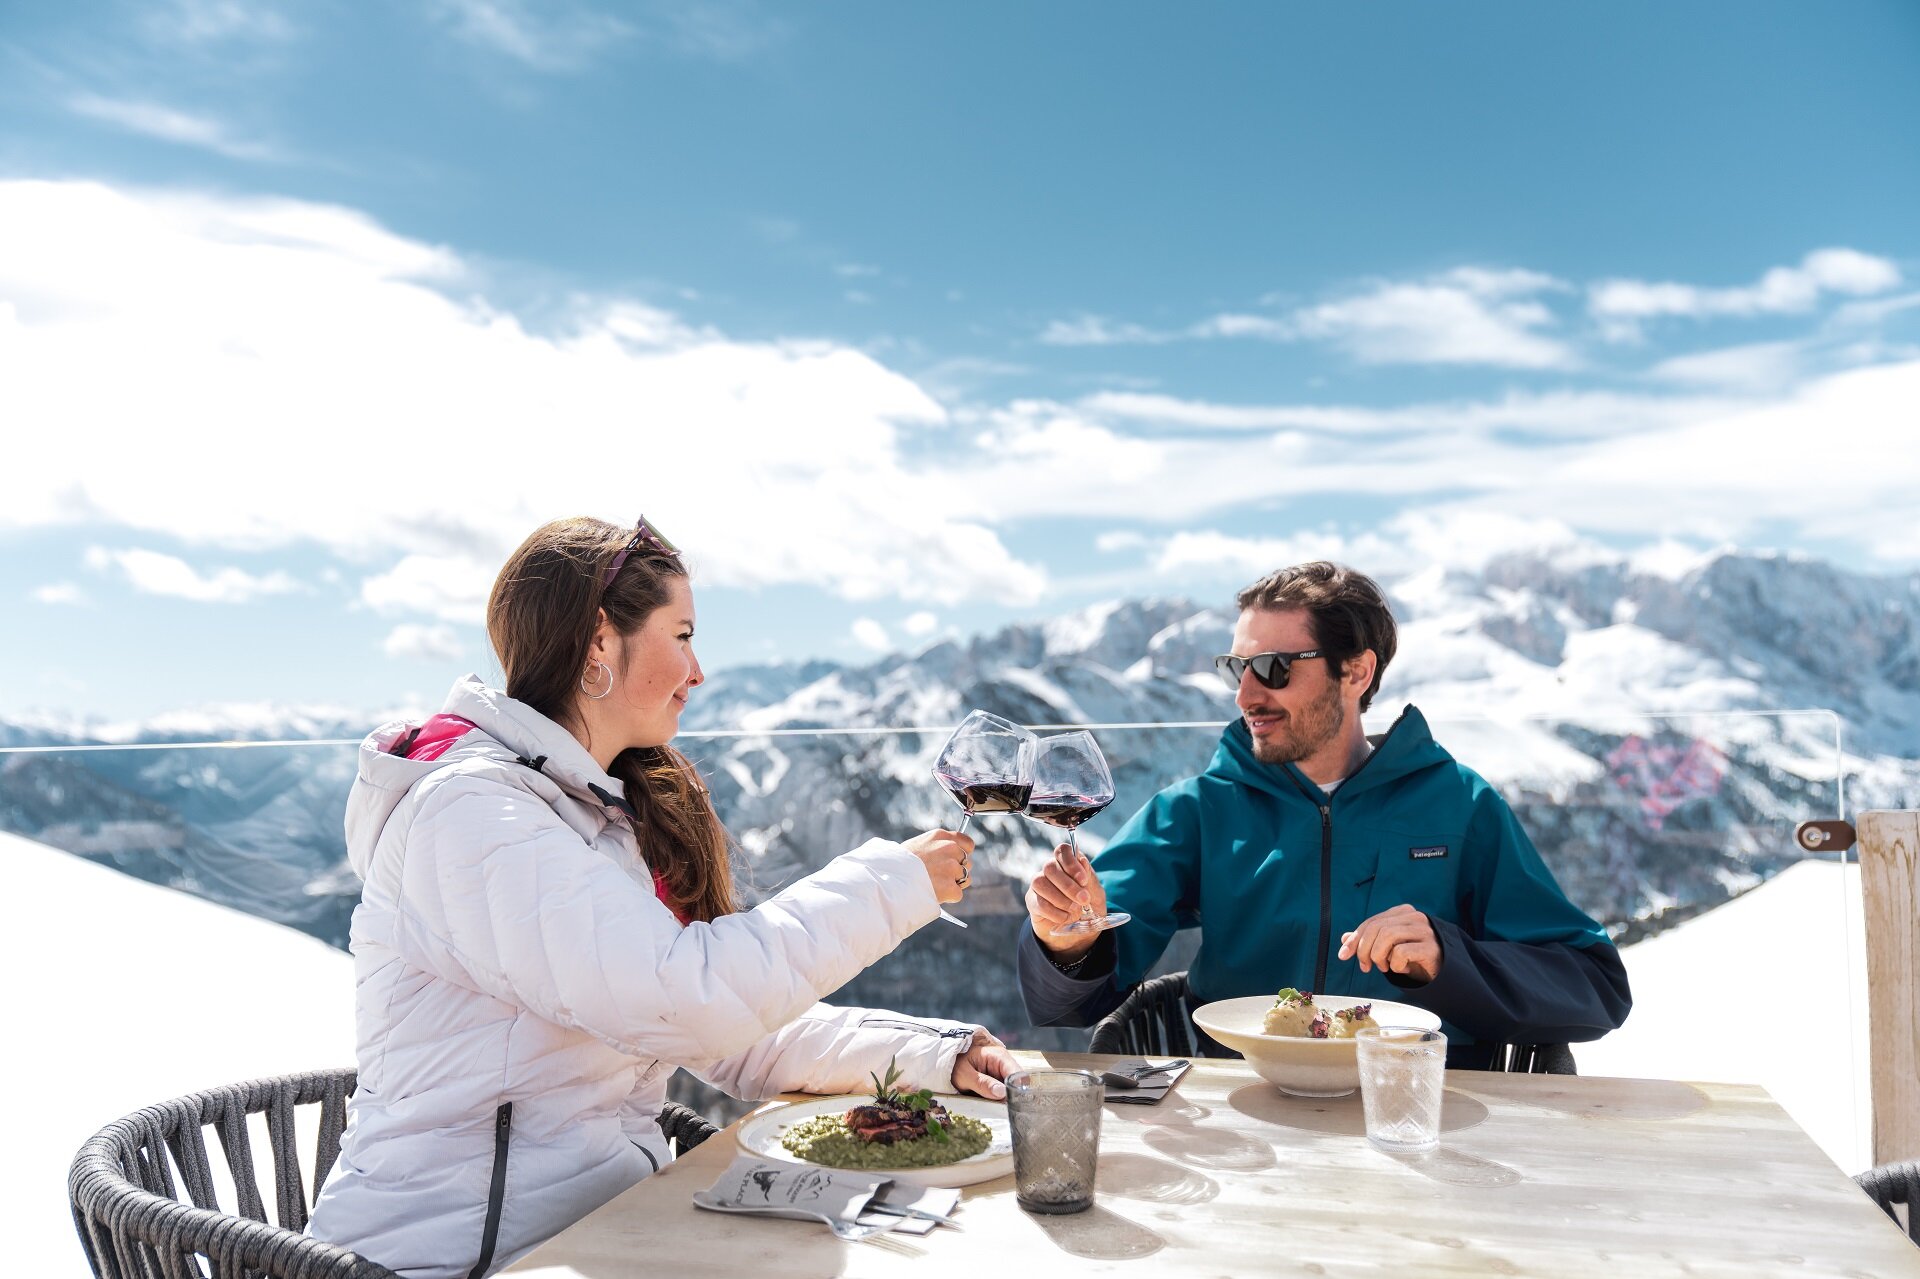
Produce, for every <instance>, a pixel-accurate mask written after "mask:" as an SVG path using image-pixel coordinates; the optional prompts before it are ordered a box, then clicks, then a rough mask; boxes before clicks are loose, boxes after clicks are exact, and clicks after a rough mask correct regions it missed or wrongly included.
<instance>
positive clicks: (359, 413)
mask: <svg viewBox="0 0 1920 1279" xmlns="http://www.w3.org/2000/svg"><path fill="white" fill-rule="evenodd" d="M1917 58H1920V9H1917V8H1915V7H1914V6H1912V5H1910V4H1905V3H1879V4H1875V3H1848V4H1837V5H1827V6H1819V7H1815V6H1809V5H1804V4H1787V3H1781V4H1766V3H1760V4H1755V3H1740V4H1711V3H1693V4H1687V5H1679V6H1675V5H1665V4H1620V3H1607V4H1570V5H1556V6H1539V5H1519V4H1515V5H1498V4H1475V5H1467V6H1438V5H1429V4H1380V5H1373V6H1364V7H1363V6H1319V7H1309V6H1281V5H1252V4H1245V5H1220V6H1210V7H1203V8H1193V7H1185V6H1182V7H1173V6H1148V5H1141V4H1122V5H1111V4H1102V5H1093V4H1056V5H1037V6H1030V5H992V4H985V5H970V6H948V7H944V8H935V7H933V6H903V5H891V4H835V5H831V6H815V7H800V6H791V5H780V6H774V5H754V4H747V3H690V4H679V5H665V4H661V5H641V4H630V5H612V4H605V5H599V6H594V5H588V4H584V3H571V2H560V3H550V4H541V5H535V4H531V3H515V2H512V0H399V2H397V3H394V4H388V5H348V4H343V3H306V4H299V5H292V4H288V5H276V4H270V3H266V2H265V0H172V2H171V3H151V2H150V3H144V4H130V3H129V4H105V3H102V4H84V3H81V4H52V3H38V4H35V3H28V4H24V5H12V6H8V7H7V9H6V10H5V11H4V12H0V439H3V440H4V444H3V448H4V455H5V457H6V459H7V462H6V465H5V467H4V469H0V600H4V601H6V603H5V606H4V612H5V615H6V616H8V618H9V619H10V624H9V625H7V626H6V627H4V628H0V673H4V676H3V678H0V715H7V714H17V713H20V712H23V711H25V710H27V709H29V708H41V709H47V710H64V711H80V712H85V713H89V714H97V715H105V716H131V715H144V714H149V713H152V712H155V711H158V710H162V709H167V708H174V707H183V706H195V705H201V704H205V703H209V702H221V701H276V702H330V703H337V704H343V705H348V706H357V707H371V706H386V705H392V704H395V703H398V702H402V701H407V700H418V699H426V700H433V699H434V698H436V697H437V696H438V692H439V690H440V689H441V688H443V687H444V685H445V683H446V681H447V680H448V679H449V678H450V677H451V676H452V675H453V674H456V673H458V672H460V671H463V670H466V669H485V668H486V667H487V666H488V659H487V656H486V652H485V646H484V639H483V637H482V635H481V633H480V630H479V628H478V626H477V625H475V618H476V617H477V613H478V608H479V604H480V601H481V600H482V599H483V598H484V594H485V589H486V585H487V583H488V582H489V581H490V578H491V574H492V571H493V569H494V568H495V567H497V565H498V564H499V562H500V560H501V558H502V557H503V556H504V554H505V553H506V551H507V550H508V549H510V548H511V546H512V545H513V544H514V542H516V541H517V540H518V539H519V537H520V536H522V535H523V534H524V533H525V532H526V531H528V530H529V529H531V527H533V525H534V524H536V523H538V522H539V521H540V520H542V519H545V518H549V517H551V516H554V515H558V514H570V513H574V512H576V511H588V512H592V513H596V514H602V515H605V516H607V517H609V518H614V519H622V520H624V519H629V518H631V517H632V515H633V514H635V513H637V512H640V511H645V512H647V513H648V514H649V515H652V516H654V517H656V518H657V519H658V521H659V522H660V524H661V525H662V526H663V527H664V528H666V529H667V530H668V531H669V532H670V533H671V534H672V535H673V536H674V538H675V539H676V540H677V541H680V542H681V543H682V544H683V545H685V546H686V547H687V548H688V549H689V550H690V552H691V553H692V555H693V557H694V560H695V563H696V566H697V569H698V574H699V576H698V579H697V580H698V583H699V586H698V590H699V605H700V609H701V614H702V617H701V638H700V643H701V647H702V651H703V655H704V656H705V658H706V660H707V662H708V664H709V665H710V666H723V665H727V664H731V663H735V662H741V661H756V660H764V659H766V658H768V657H771V656H791V657H805V656H816V655H819V656H829V657H836V658H842V659H853V658H859V657H863V656H867V655H871V654H873V653H875V652H877V651H879V650H880V649H882V648H886V647H910V646H913V645H915V644H918V643H922V642H925V640H926V639H927V638H928V637H930V636H933V635H937V634H942V633H948V632H960V633H965V632H971V631H974V630H979V629H983V628H987V627H991V626H994V625H997V624H999V623H1001V622H1004V621H1006V620H1010V619H1013V618H1018V617H1032V616H1039V615H1046V614H1050V613H1053V612H1056V611H1061V610H1064V609H1067V608H1071V607H1074V606H1077V605H1080V604H1084V603H1087V602H1090V601H1093V600H1096V599H1101V598H1109V597H1113V596H1117V595H1129V594H1149V593H1156V594H1157V593H1184V594H1190V595H1193V596H1196V597H1199V598H1203V599H1209V600H1218V599H1220V598H1223V597H1224V596H1225V595H1226V594H1227V593H1228V592H1229V591H1230V590H1231V589H1232V587H1233V586H1235V585H1236V584H1238V583H1239V582H1241V581H1243V580H1244V579H1246V578H1248V577H1251V576H1253V575H1254V574H1255V573H1256V572H1258V571H1260V570H1261V569H1262V568H1264V567H1270V566H1272V565H1274V564H1277V563H1279V562H1283V561H1285V560H1287V559H1290V558H1300V557H1304V556H1307V555H1318V554H1332V555H1337V556H1343V557H1345V558H1349V559H1351V560H1353V561H1354V562H1356V563H1359V564H1361V565H1363V566H1365V567H1370V568H1375V569H1377V570H1380V571H1382V572H1383V573H1386V574H1388V575H1391V574H1392V573H1393V572H1399V571H1406V570H1408V569H1411V568H1414V567H1418V566H1419V565H1421V564H1423V563H1426V562H1431V561H1432V560H1434V559H1442V560H1446V561H1449V562H1457V563H1472V562H1475V561H1477V560H1481V559H1484V558H1485V557H1486V556H1487V555H1489V554H1493V553H1497V552H1498V551H1500V550H1502V549H1506V548H1511V547H1515V546H1538V545H1541V544H1543V543H1550V542H1554V541H1569V542H1578V543H1594V544H1598V545H1601V546H1605V547H1613V548H1620V549H1633V548H1637V547H1641V546H1647V545H1657V544H1670V543H1675V542H1677V543H1680V544H1682V545H1685V546H1693V547H1704V546H1711V545H1717V544H1722V543H1733V544H1737V545H1744V546H1769V547H1784V548H1787V549H1793V550H1800V551H1805V552H1808V553H1813V554H1818V555H1823V556H1827V557H1830V558H1833V559H1834V560H1836V561H1838V562H1840V563H1843V564H1845V565H1847V566H1848V567H1852V568H1856V569H1860V570H1862V571H1905V570H1910V569H1912V568H1914V567H1916V566H1920V532H1916V531H1915V526H1914V522H1913V520H1912V518H1911V512H1912V510H1913V502H1914V499H1913V494H1914V493H1916V492H1920V461H1917V460H1916V458H1917V457H1920V449H1916V448H1914V447H1913V444H1914V441H1913V436H1914V434H1915V431H1914V424H1915V421H1916V418H1920V283H1916V280H1917V279H1920V234H1916V230H1915V228H1916V225H1920V224H1917V223H1916V220H1915V216H1914V211H1915V209H1917V208H1920V154H1917V152H1920V146H1917V145H1916V143H1915V142H1914V141H1913V135H1912V130H1911V124H1910V122H1911V121H1912V120H1914V119H1920V85H1917V84H1916V78H1915V77H1914V76H1913V74H1912V68H1913V67H1914V66H1915V65H1916V59H1917ZM1832 493H1845V494H1846V500H1845V501H1843V502H1830V501H1827V500H1824V499H1825V497H1826V495H1828V494H1832ZM1810 494H1817V495H1820V498H1821V500H1810V497H1809V495H1810Z"/></svg>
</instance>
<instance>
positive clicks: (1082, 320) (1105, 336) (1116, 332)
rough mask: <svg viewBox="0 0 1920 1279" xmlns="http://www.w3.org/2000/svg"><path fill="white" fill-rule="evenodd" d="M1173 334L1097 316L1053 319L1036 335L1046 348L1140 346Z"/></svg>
mask: <svg viewBox="0 0 1920 1279" xmlns="http://www.w3.org/2000/svg"><path fill="white" fill-rule="evenodd" d="M1172 339H1173V335H1171V334H1167V333H1155V332H1154V331H1153V330H1151V329H1147V328H1143V327H1141V326H1140V325H1138V324H1116V323H1115V322H1113V321H1112V320H1108V319H1104V318H1102V317H1101V316H1098V315H1080V316H1075V317H1074V318H1073V319H1071V320H1054V321H1052V322H1051V323H1049V324H1048V325H1047V327H1046V328H1045V329H1043V330H1042V331H1041V333H1040V340H1041V341H1042V342H1044V343H1046V344H1047V345H1048V346H1141V345H1146V344H1150V343H1155V342H1169V341H1172Z"/></svg>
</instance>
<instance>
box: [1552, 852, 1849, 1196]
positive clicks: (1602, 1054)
mask: <svg viewBox="0 0 1920 1279" xmlns="http://www.w3.org/2000/svg"><path fill="white" fill-rule="evenodd" d="M1621 957H1622V958H1623V959H1624V960H1625V961H1626V965H1627V976H1628V978H1629V980H1631V981H1632V983H1633V996H1634V1003H1633V1013H1632V1015H1631V1016H1629V1017H1628V1018H1627V1024H1626V1025H1625V1026H1623V1027H1622V1028H1621V1029H1619V1030H1617V1031H1615V1032H1614V1033H1613V1034H1611V1035H1609V1036H1607V1037H1606V1038H1605V1039H1602V1040H1600V1041H1599V1042H1598V1043H1593V1044H1580V1045H1577V1046H1576V1047H1575V1049H1574V1054H1575V1057H1576V1059H1577V1060H1578V1062H1579V1066H1580V1073H1581V1074H1583V1075H1619V1076H1629V1077H1635V1078H1643V1079H1645V1078H1653V1079H1682V1080H1694V1081H1710V1082H1718V1083H1754V1084H1760V1085H1762V1086H1764V1087H1765V1088H1766V1090H1767V1091H1768V1092H1769V1093H1771V1094H1772V1095H1773V1099H1774V1100H1775V1101H1777V1102H1779V1103H1780V1104H1781V1105H1782V1106H1783V1107H1785V1108H1786V1111H1787V1113H1788V1114H1790V1115H1792V1116H1793V1117H1794V1119H1795V1120H1796V1121H1797V1122H1798V1123H1799V1124H1800V1126H1801V1127H1802V1128H1805V1129H1806V1130H1807V1131H1808V1133H1810V1134H1811V1135H1812V1136H1813V1139H1814V1141H1816V1142H1817V1143H1819V1146H1820V1148H1821V1149H1822V1150H1824V1151H1826V1152H1827V1155H1828V1156H1829V1157H1830V1158H1831V1159H1832V1160H1833V1161H1834V1162H1835V1163H1836V1164H1838V1165H1840V1168H1841V1170H1842V1171H1844V1172H1846V1173H1848V1174H1849V1175H1851V1174H1853V1173H1857V1172H1859V1171H1861V1170H1862V1169H1864V1168H1866V1167H1868V1166H1869V1165H1870V1164H1871V1163H1872V1162H1873V1160H1872V1158H1871V1147H1870V1140H1869V1127H1868V1116H1869V1114H1870V1113H1871V1111H1870V1107H1871V1100H1872V1095H1871V1092H1870V1090H1869V1087H1868V1082H1867V1067H1868V1061H1869V1057H1868V1052H1867V1031H1868V1025H1867V983H1866V943H1865V933H1864V931H1863V924H1862V919H1861V903H1860V871H1859V867H1858V865H1849V866H1847V867H1845V868H1842V867H1841V866H1840V865H1838V864H1837V863H1836V862H1832V861H1805V862H1801V863H1799V864H1798V865H1795V866H1791V867H1788V868H1787V869H1786V870H1784V871H1782V872H1781V873H1780V874H1778V875H1776V876H1775V877H1774V878H1773V879H1771V880H1769V881H1767V882H1766V883H1765V884H1762V885H1761V886H1760V887H1758V888H1756V889H1754V890H1753V891H1752V892H1749V893H1746V894H1743V895H1742V896H1740V897H1737V898H1735V899H1734V900H1733V901H1731V902H1728V903H1727V904H1726V905H1724V906H1721V907H1719V908H1718V909H1716V910H1712V911H1709V912H1707V913H1706V914H1704V915H1701V916H1700V917H1699V918H1697V919H1694V920H1692V921H1690V922H1688V923H1686V924H1683V925H1681V926H1680V927H1678V928H1675V929H1671V930H1670V931H1668V932H1665V933H1662V934H1661V935H1660V936H1658V937H1650V938H1648V939H1647V940H1646V941H1643V942H1640V943H1638V944H1637V945H1633V946H1628V947H1626V948H1625V949H1624V950H1623V951H1622V952H1621Z"/></svg>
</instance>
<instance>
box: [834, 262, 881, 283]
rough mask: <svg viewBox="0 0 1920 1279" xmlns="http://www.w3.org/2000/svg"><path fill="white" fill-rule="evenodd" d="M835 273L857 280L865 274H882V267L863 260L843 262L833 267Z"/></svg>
mask: <svg viewBox="0 0 1920 1279" xmlns="http://www.w3.org/2000/svg"><path fill="white" fill-rule="evenodd" d="M833 273H834V274H835V275H838V276H841V277H843V278H845V279H849V280H857V279H861V278H862V277H865V276H870V275H878V274H880V268H879V267H877V266H868V265H866V264H865V263H863V262H841V263H839V264H837V265H836V266H835V267H834V268H833Z"/></svg>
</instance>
